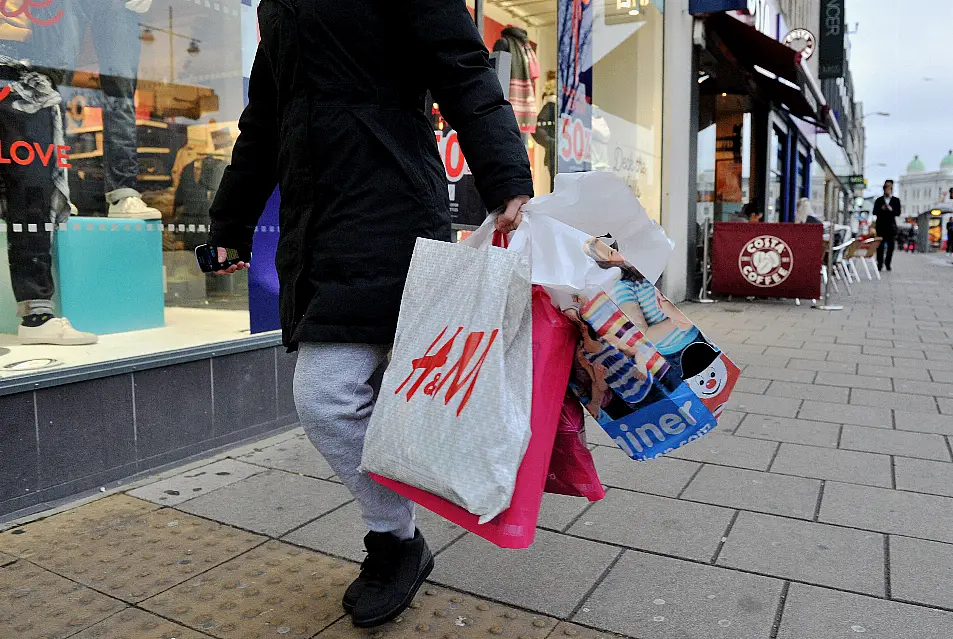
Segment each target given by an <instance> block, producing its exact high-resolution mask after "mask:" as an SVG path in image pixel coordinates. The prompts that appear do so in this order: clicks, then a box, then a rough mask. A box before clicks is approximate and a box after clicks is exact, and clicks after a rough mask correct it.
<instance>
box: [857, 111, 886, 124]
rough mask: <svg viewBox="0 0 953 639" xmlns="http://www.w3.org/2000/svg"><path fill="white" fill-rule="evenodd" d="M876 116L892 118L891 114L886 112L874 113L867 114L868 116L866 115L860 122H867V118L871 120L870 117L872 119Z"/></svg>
mask: <svg viewBox="0 0 953 639" xmlns="http://www.w3.org/2000/svg"><path fill="white" fill-rule="evenodd" d="M874 115H879V116H880V117H883V118H889V117H890V114H889V113H887V112H886V111H874V112H873V113H867V114H865V115H864V117H862V118H861V119H860V121H861V122H863V121H864V120H866V119H867V118H869V117H871V116H874Z"/></svg>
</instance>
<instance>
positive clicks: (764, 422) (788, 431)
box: [735, 415, 841, 448]
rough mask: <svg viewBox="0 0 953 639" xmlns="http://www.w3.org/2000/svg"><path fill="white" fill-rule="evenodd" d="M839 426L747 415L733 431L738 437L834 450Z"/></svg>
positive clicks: (802, 420)
mask: <svg viewBox="0 0 953 639" xmlns="http://www.w3.org/2000/svg"><path fill="white" fill-rule="evenodd" d="M840 428H841V427H840V425H839V424H830V423H827V422H812V421H807V420H804V419H791V418H788V417H769V416H767V415H748V416H747V417H745V419H744V421H743V422H742V423H741V426H739V427H738V428H737V429H736V430H735V434H736V435H738V436H740V437H753V438H755V439H769V440H771V441H777V442H788V443H792V444H807V445H810V446H827V447H828V448H836V447H837V441H838V438H839V436H840Z"/></svg>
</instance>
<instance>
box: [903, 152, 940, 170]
mask: <svg viewBox="0 0 953 639" xmlns="http://www.w3.org/2000/svg"><path fill="white" fill-rule="evenodd" d="M944 161H945V160H944ZM926 170H927V167H926V165H925V164H923V160H921V159H920V156H919V155H915V156H913V161H911V162H910V164H908V165H907V173H922V172H923V171H926Z"/></svg>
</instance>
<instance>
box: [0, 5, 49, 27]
mask: <svg viewBox="0 0 953 639" xmlns="http://www.w3.org/2000/svg"><path fill="white" fill-rule="evenodd" d="M53 2H54V0H20V6H19V7H17V8H13V9H11V8H9V7H8V6H7V5H9V4H15V3H11V2H10V0H0V15H3V16H4V17H5V18H18V17H20V16H25V17H26V19H27V20H29V21H30V22H32V23H33V24H35V25H37V26H38V27H49V26H52V25H54V24H56V23H57V22H59V21H60V20H62V19H63V10H62V9H60V10H59V11H57V12H56V14H54V15H53V17H52V18H50V19H49V20H41V19H40V18H37V17H36V16H35V15H33V11H32V10H33V9H45V8H46V7H48V6H50V5H51V4H53Z"/></svg>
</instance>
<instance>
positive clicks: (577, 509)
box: [538, 451, 634, 532]
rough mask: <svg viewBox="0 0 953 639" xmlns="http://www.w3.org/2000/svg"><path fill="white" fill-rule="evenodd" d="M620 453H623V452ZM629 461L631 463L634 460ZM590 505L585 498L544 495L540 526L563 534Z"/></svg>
mask: <svg viewBox="0 0 953 639" xmlns="http://www.w3.org/2000/svg"><path fill="white" fill-rule="evenodd" d="M619 452H620V453H621V452H622V451H619ZM623 457H624V455H623ZM626 459H628V458H626ZM629 461H630V462H631V461H632V460H629ZM632 463H634V462H632ZM589 505H590V502H589V500H588V499H586V498H585V497H570V496H567V495H551V494H548V493H547V494H545V495H543V505H542V508H540V510H539V522H538V525H539V526H540V527H542V528H549V529H550V530H557V531H559V532H562V531H563V530H565V529H566V528H568V527H569V525H570V524H572V522H573V521H574V520H575V519H576V517H578V516H579V515H581V514H582V513H583V511H585V510H586V509H587V508H589Z"/></svg>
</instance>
